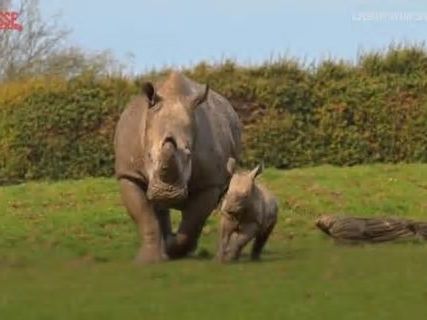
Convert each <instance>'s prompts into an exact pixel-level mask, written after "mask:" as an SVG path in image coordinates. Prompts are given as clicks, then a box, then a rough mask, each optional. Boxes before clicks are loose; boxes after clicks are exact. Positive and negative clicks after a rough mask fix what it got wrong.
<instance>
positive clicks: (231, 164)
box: [227, 157, 236, 175]
mask: <svg viewBox="0 0 427 320" xmlns="http://www.w3.org/2000/svg"><path fill="white" fill-rule="evenodd" d="M235 170H236V159H234V158H231V157H230V158H228V162H227V171H228V173H229V174H230V175H233V174H234V171H235Z"/></svg>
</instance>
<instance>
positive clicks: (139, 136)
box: [114, 72, 241, 262]
mask: <svg viewBox="0 0 427 320" xmlns="http://www.w3.org/2000/svg"><path fill="white" fill-rule="evenodd" d="M240 133H241V125H240V121H239V119H238V116H237V114H236V113H235V112H234V110H233V108H232V106H231V105H230V103H229V102H228V101H227V100H226V99H225V98H224V97H222V96H221V95H219V94H218V93H216V92H214V91H213V90H209V88H208V86H204V85H200V84H198V83H196V82H194V81H192V80H190V79H188V78H187V77H185V76H184V75H182V74H180V73H178V72H172V73H171V74H170V75H169V76H168V77H167V78H166V80H164V81H163V82H162V83H159V84H158V85H157V86H154V85H153V84H151V83H146V84H144V86H143V90H142V94H141V95H139V96H137V97H135V98H134V99H133V100H132V101H131V102H130V103H129V104H128V106H127V107H126V109H125V110H124V112H123V113H122V115H121V117H120V120H119V122H118V124H117V128H116V134H115V139H114V148H115V156H116V163H115V171H116V176H117V178H118V180H119V183H120V190H121V195H122V200H123V203H124V205H125V207H126V209H127V211H128V213H129V214H130V216H131V217H132V219H133V220H134V222H135V223H136V225H137V228H138V232H139V234H140V237H141V241H142V245H141V248H140V250H139V252H138V255H137V261H138V262H158V261H162V260H166V259H168V258H180V257H184V256H185V255H187V254H188V253H189V252H191V251H192V250H193V249H195V248H196V246H197V241H198V238H199V236H200V232H201V230H202V227H203V225H204V223H205V220H206V218H207V217H208V216H209V214H210V213H211V211H212V210H213V209H214V208H215V207H216V206H217V203H218V201H219V196H220V194H221V192H222V190H224V188H225V186H226V185H227V183H228V181H229V179H230V175H229V173H228V172H227V170H226V163H227V160H228V158H229V157H235V156H236V157H237V156H238V154H239V152H240V148H241V142H240ZM169 208H175V209H178V210H181V211H182V220H181V223H180V225H179V228H178V230H177V233H176V234H173V233H172V229H171V223H170V215H169Z"/></svg>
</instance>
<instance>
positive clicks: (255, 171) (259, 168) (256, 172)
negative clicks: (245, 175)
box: [249, 163, 264, 179]
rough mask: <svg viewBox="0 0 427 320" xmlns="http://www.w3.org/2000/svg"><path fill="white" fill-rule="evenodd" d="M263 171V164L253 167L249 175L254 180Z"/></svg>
mask: <svg viewBox="0 0 427 320" xmlns="http://www.w3.org/2000/svg"><path fill="white" fill-rule="evenodd" d="M263 170H264V163H260V164H259V165H257V166H256V167H255V169H253V170H252V171H251V172H250V173H249V175H250V176H251V177H252V179H255V178H256V177H257V176H259V175H260V174H261V173H262V171H263Z"/></svg>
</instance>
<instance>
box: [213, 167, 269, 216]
mask: <svg viewBox="0 0 427 320" xmlns="http://www.w3.org/2000/svg"><path fill="white" fill-rule="evenodd" d="M262 170H263V165H262V164H259V165H258V166H256V167H255V168H254V169H253V170H252V171H241V172H236V170H235V160H234V158H229V160H228V162H227V171H228V173H229V174H230V175H231V180H230V184H229V186H228V190H227V192H226V193H225V195H224V199H223V201H222V205H221V211H223V212H226V213H228V214H229V215H231V216H236V217H238V216H240V215H241V214H242V213H243V212H244V211H245V210H246V209H247V207H248V205H249V203H250V201H251V200H252V195H253V190H254V187H255V178H256V177H257V176H258V175H259V174H260V173H261V172H262Z"/></svg>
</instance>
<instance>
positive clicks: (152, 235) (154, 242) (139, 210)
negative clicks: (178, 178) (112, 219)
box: [120, 179, 167, 263]
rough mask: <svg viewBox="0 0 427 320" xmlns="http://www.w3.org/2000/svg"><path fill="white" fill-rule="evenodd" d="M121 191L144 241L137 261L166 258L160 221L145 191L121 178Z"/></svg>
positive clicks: (153, 260)
mask: <svg viewBox="0 0 427 320" xmlns="http://www.w3.org/2000/svg"><path fill="white" fill-rule="evenodd" d="M120 191H121V196H122V200H123V203H124V205H125V207H126V209H127V212H128V213H129V215H130V216H131V218H132V219H133V221H134V222H135V224H136V225H137V229H138V233H139V236H140V239H141V242H142V245H141V248H140V249H139V252H138V254H137V256H136V262H138V263H140V262H144V263H152V262H159V261H162V260H166V259H167V256H166V254H165V249H164V240H163V237H162V232H161V226H160V222H159V219H158V216H157V215H156V211H155V210H154V207H153V205H152V204H151V203H150V202H149V201H148V200H147V198H146V196H145V193H144V191H143V190H142V189H141V188H140V187H139V186H138V185H137V184H135V183H134V182H132V181H129V180H126V179H121V180H120Z"/></svg>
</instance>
